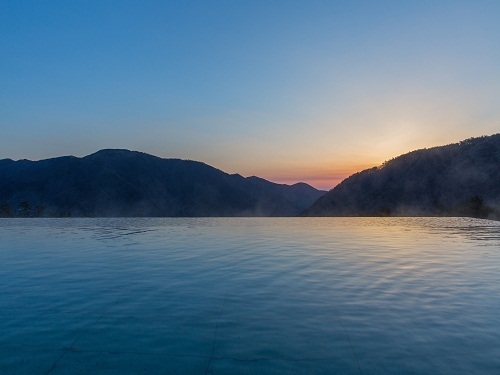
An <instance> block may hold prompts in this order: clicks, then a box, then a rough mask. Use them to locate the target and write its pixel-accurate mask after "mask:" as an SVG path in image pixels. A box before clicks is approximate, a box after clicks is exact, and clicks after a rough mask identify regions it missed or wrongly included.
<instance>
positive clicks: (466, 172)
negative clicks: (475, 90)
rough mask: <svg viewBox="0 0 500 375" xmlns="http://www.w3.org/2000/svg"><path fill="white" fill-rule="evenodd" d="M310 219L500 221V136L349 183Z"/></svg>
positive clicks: (418, 155)
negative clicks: (471, 218)
mask: <svg viewBox="0 0 500 375" xmlns="http://www.w3.org/2000/svg"><path fill="white" fill-rule="evenodd" d="M305 215H308V216H415V215H418V216H422V215H425V216H441V215H444V216H474V217H483V218H496V219H499V218H500V134H495V135H492V136H489V137H479V138H471V139H467V140H464V141H462V142H459V143H456V144H451V145H447V146H441V147H434V148H430V149H423V150H417V151H413V152H410V153H407V154H405V155H401V156H399V157H397V158H394V159H392V160H390V161H388V162H386V163H384V164H383V165H382V166H380V167H376V168H372V169H367V170H364V171H362V172H359V173H356V174H354V175H352V176H351V177H349V178H347V179H345V180H344V181H343V182H342V183H340V184H339V185H337V186H336V187H335V188H334V189H332V190H330V191H329V192H328V193H327V194H325V195H323V196H322V197H321V198H319V199H318V200H317V201H316V202H315V203H314V204H313V205H312V206H311V207H310V208H309V209H308V210H307V211H306V212H305Z"/></svg>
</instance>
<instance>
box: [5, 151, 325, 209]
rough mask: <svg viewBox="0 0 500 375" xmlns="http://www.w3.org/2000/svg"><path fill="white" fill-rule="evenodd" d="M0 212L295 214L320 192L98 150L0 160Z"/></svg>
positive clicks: (177, 161) (199, 165)
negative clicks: (45, 156)
mask: <svg viewBox="0 0 500 375" xmlns="http://www.w3.org/2000/svg"><path fill="white" fill-rule="evenodd" d="M0 177H1V180H0V216H91V217H93V216H174V217H175V216H295V215H297V214H298V213H299V212H300V211H302V210H304V209H305V208H307V207H308V206H309V205H310V204H311V203H312V202H314V201H315V200H316V199H317V198H318V197H319V196H320V195H322V194H323V193H324V192H323V191H319V190H317V189H315V188H313V187H312V186H309V185H307V186H309V188H304V187H303V186H302V185H299V186H294V185H283V184H275V183H273V182H270V181H267V180H264V179H259V180H255V179H252V178H245V177H242V176H240V175H237V174H235V175H230V174H227V173H225V172H223V171H222V170H220V169H217V168H214V167H212V166H210V165H208V164H205V163H203V162H198V161H193V160H183V159H164V158H160V157H158V156H154V155H150V154H147V153H143V152H140V151H130V150H126V149H103V150H99V151H97V152H95V153H92V154H90V155H86V156H84V157H81V158H78V157H75V156H61V157H56V158H51V159H43V160H39V161H29V160H18V161H11V162H5V163H0Z"/></svg>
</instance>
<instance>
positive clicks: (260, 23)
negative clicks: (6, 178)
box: [0, 0, 500, 189]
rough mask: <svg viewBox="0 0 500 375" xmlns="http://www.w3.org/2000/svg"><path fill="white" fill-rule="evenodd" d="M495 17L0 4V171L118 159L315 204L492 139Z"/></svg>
mask: <svg viewBox="0 0 500 375" xmlns="http://www.w3.org/2000/svg"><path fill="white" fill-rule="evenodd" d="M499 19H500V1H497V0H491V1H484V0H470V1H461V0H453V1H440V0H432V1H427V0H418V1H416V0H415V1H407V0H395V1H383V0H381V1H372V0H369V1H362V0H350V1H347V0H346V1H341V0H338V1H337V0H328V1H317V0H307V1H306V0H304V1H297V0H282V1H273V0H265V1H259V0H252V1H243V0H230V1H229V0H228V1H218V0H211V1H190V0H185V1H175V0H171V1H150V0H140V1H128V0H120V1H114V0H99V1H91V0H85V1H84V0H74V1H73V0H72V1H67V0H64V1H58V0H54V1H39V0H32V1H23V0H11V1H7V0H0V159H1V158H11V159H15V160H17V159H31V160H40V159H45V158H50V157H56V156H61V155H75V156H85V155H88V154H91V153H93V152H95V151H97V150H100V149H103V148H126V149H130V150H137V151H142V152H147V153H150V154H153V155H157V156H160V157H165V158H182V159H191V160H198V161H203V162H205V163H207V164H210V165H212V166H214V167H216V168H219V169H222V170H223V171H225V172H228V173H239V174H241V175H243V176H252V175H256V176H259V177H263V178H266V179H269V180H271V181H274V182H279V183H295V182H298V181H304V182H307V183H310V184H311V185H313V186H315V187H317V188H322V189H331V188H333V187H334V186H335V185H336V184H337V183H339V182H340V181H341V180H342V179H344V178H346V177H348V176H349V175H351V174H353V173H355V172H357V171H360V170H362V169H366V168H370V167H373V166H376V165H380V164H381V163H383V162H384V161H385V160H388V159H391V158H393V157H395V156H397V155H400V154H403V153H406V152H409V151H412V150H415V149H420V148H428V147H433V146H438V145H444V144H449V143H454V142H457V141H460V140H463V139H466V138H470V137H475V136H481V135H491V134H495V133H498V132H500V105H499V103H500V42H499V41H500V22H499Z"/></svg>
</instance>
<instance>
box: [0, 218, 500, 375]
mask: <svg viewBox="0 0 500 375" xmlns="http://www.w3.org/2000/svg"><path fill="white" fill-rule="evenodd" d="M176 373H178V374H307V373H310V374H322V373H324V374H458V373H464V374H465V373H474V374H499V373H500V222H494V221H487V220H476V219H467V218H317V219H316V218H238V219H214V218H211V219H168V218H167V219H165V218H162V219H153V218H151V219H0V374H30V375H31V374H51V375H56V374H176Z"/></svg>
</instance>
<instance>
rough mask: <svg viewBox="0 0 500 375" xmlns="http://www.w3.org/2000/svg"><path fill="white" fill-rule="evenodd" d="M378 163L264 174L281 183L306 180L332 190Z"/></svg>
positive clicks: (294, 182)
mask: <svg viewBox="0 0 500 375" xmlns="http://www.w3.org/2000/svg"><path fill="white" fill-rule="evenodd" d="M376 165H378V164H362V165H351V166H346V167H338V166H336V167H330V168H328V167H324V168H323V169H319V168H314V169H309V170H308V171H305V170H300V171H298V173H296V174H295V173H293V172H292V173H290V171H287V172H289V173H283V172H282V173H279V172H278V173H272V172H271V173H268V174H265V175H262V176H261V177H262V178H265V179H266V180H269V181H272V182H276V183H279V184H287V185H293V184H296V183H298V182H305V183H306V184H309V185H311V186H313V187H315V188H316V189H320V190H331V189H333V188H334V187H335V186H337V185H338V184H340V183H341V182H342V181H343V180H345V179H346V178H348V177H349V176H351V175H353V174H355V173H357V172H361V171H363V170H365V169H369V168H373V167H375V166H376Z"/></svg>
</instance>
